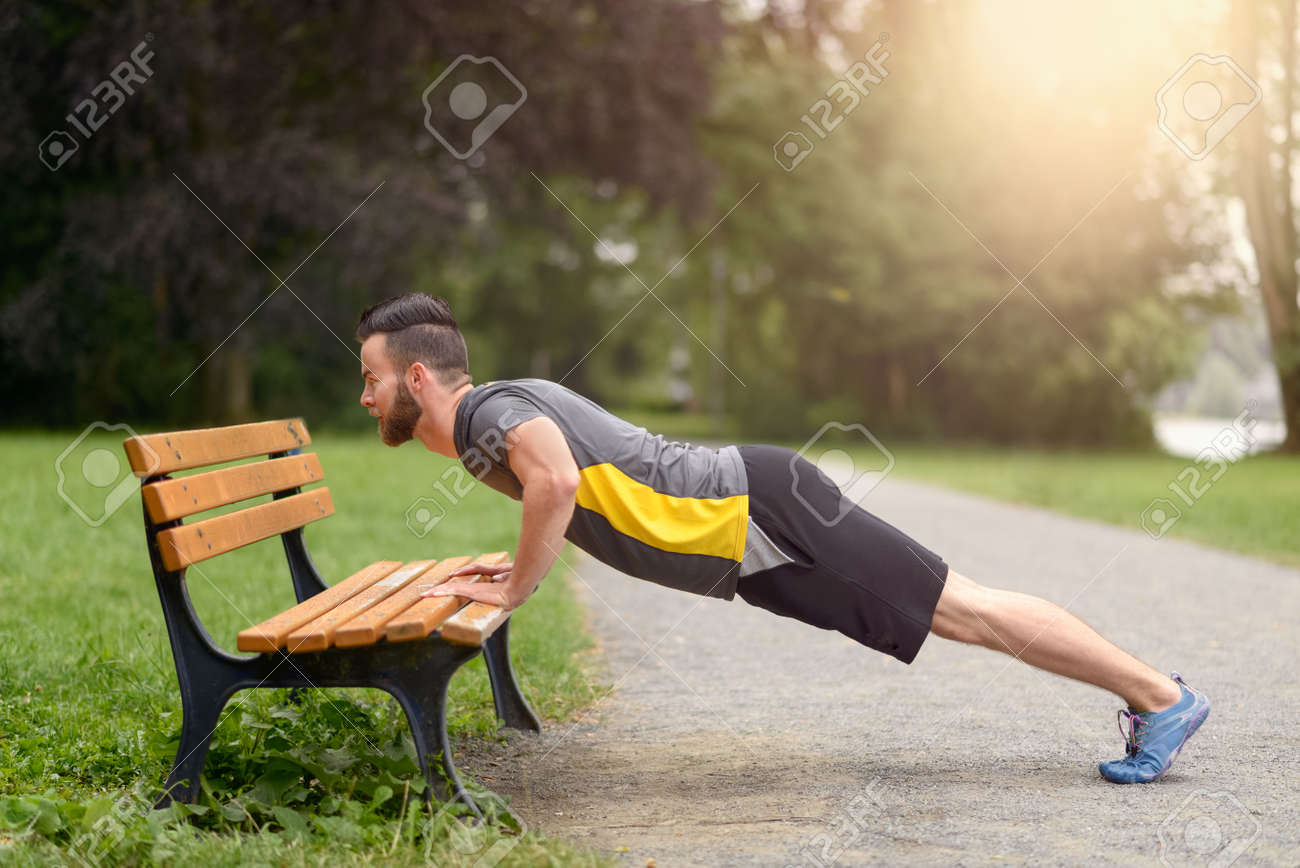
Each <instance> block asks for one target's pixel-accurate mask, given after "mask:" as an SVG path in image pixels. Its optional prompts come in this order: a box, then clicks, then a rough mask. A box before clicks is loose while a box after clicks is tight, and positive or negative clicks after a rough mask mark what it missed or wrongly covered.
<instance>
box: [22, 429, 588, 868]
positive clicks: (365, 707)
mask: <svg viewBox="0 0 1300 868" xmlns="http://www.w3.org/2000/svg"><path fill="white" fill-rule="evenodd" d="M72 439H73V435H72V434H67V435H57V434H49V433H38V434H13V435H7V436H4V437H3V438H0V492H3V495H4V503H5V514H6V516H5V528H4V532H3V534H2V535H0V593H2V594H3V597H2V599H3V600H4V604H3V605H0V863H9V862H15V863H18V864H28V863H30V864H51V863H52V864H61V863H64V862H66V861H68V859H69V858H71V857H73V856H76V855H78V854H79V853H81V852H82V851H84V850H85V849H86V848H88V847H92V846H95V845H97V844H100V845H101V846H102V843H101V842H103V841H105V840H107V841H109V842H117V843H116V847H115V849H114V851H113V852H112V853H110V854H109V861H122V862H126V863H129V864H136V863H149V862H155V861H157V862H168V863H177V864H183V863H199V864H236V863H242V862H247V861H254V862H266V863H271V862H274V863H275V864H283V865H296V864H318V863H325V862H328V863H329V864H385V865H388V864H425V863H426V861H427V860H428V859H429V858H432V859H433V860H434V861H436V862H437V863H438V864H446V865H456V864H472V862H473V861H474V858H475V857H473V856H467V855H465V854H463V853H461V852H459V851H457V850H456V848H455V847H452V846H451V843H450V842H449V838H448V829H447V824H446V821H445V818H439V819H438V820H437V821H436V823H434V824H433V825H432V826H431V825H430V817H429V816H428V814H427V811H425V809H424V807H423V800H422V799H421V798H420V796H419V793H418V790H419V788H420V787H421V786H422V779H421V778H420V777H419V775H418V773H417V772H416V769H415V765H414V761H413V757H414V753H413V747H412V744H411V741H410V737H409V733H408V732H407V728H406V722H405V719H404V717H403V716H402V714H401V711H400V709H399V708H398V706H397V704H396V702H395V701H393V700H392V699H391V698H390V697H389V696H388V695H387V694H385V693H383V692H381V691H377V690H359V689H358V690H317V691H309V692H308V694H307V698H306V700H305V701H304V702H303V704H302V705H294V704H292V703H288V702H286V695H285V692H283V691H273V690H258V691H247V692H243V693H240V694H237V695H236V696H235V698H234V699H233V700H232V702H231V704H230V705H229V706H227V713H228V714H227V717H226V719H225V720H224V721H223V722H222V724H221V725H220V727H219V728H218V730H217V732H216V734H215V736H214V738H213V742H212V751H211V754H210V756H209V759H208V763H207V766H206V769H205V792H204V796H203V798H202V801H201V802H200V805H199V807H198V808H197V809H196V810H191V809H189V808H186V807H182V806H177V807H176V808H175V809H174V810H171V811H150V810H149V809H148V802H147V799H148V797H149V796H150V795H152V794H153V793H154V792H155V791H156V789H157V788H158V787H160V786H161V784H162V782H163V780H164V779H165V777H166V775H167V772H168V770H169V768H170V764H171V760H172V757H173V755H174V752H175V748H176V741H175V740H176V738H177V737H178V735H179V728H180V722H181V710H180V701H179V694H178V690H177V686H176V676H175V670H174V668H173V663H172V657H171V650H170V647H169V646H168V641H167V632H166V628H165V626H164V624H163V620H162V611H161V608H160V606H159V604H158V598H157V594H156V591H155V589H154V583H153V578H152V574H151V573H150V570H149V562H148V557H147V554H146V550H145V541H144V535H143V530H142V523H141V517H140V503H139V495H138V493H135V494H132V495H131V497H130V499H129V500H127V501H126V502H125V503H124V504H123V505H122V506H121V508H120V509H118V510H117V511H116V512H115V513H113V514H112V515H111V517H110V518H109V519H108V520H107V521H106V522H104V524H103V525H102V526H101V527H98V528H91V527H89V526H88V525H87V524H86V523H85V522H84V521H83V520H82V519H80V518H79V517H78V516H77V515H76V514H75V513H74V511H73V510H72V509H71V508H70V507H69V506H68V505H67V504H66V503H65V502H64V501H63V499H61V498H60V496H59V495H58V493H57V491H56V482H57V477H56V471H55V462H56V460H57V459H58V456H59V454H60V452H61V451H62V450H63V449H64V448H65V447H66V446H67V445H68V444H69V443H70V442H71V441H72ZM316 439H317V442H316V444H315V446H314V448H315V449H316V450H317V451H318V452H319V453H320V456H321V461H322V463H323V465H324V468H325V473H326V482H327V484H328V485H329V487H330V490H331V493H332V494H333V497H334V502H335V507H336V514H335V515H334V516H333V517H331V518H328V519H325V520H324V521H321V522H318V523H316V524H314V525H311V526H309V528H308V530H307V539H308V544H309V546H310V548H311V551H312V556H313V558H314V560H315V561H316V564H317V566H318V567H319V568H320V571H321V573H322V575H324V576H325V577H326V579H327V580H328V581H331V582H332V581H338V580H339V579H341V578H343V577H345V576H347V575H349V574H350V573H352V572H354V571H355V570H357V569H359V568H360V567H362V566H364V565H365V564H367V563H369V562H371V561H374V560H381V559H393V560H399V559H400V560H416V559H419V558H429V557H433V558H441V557H449V556H453V555H457V554H477V553H481V552H488V551H501V550H505V551H509V550H512V549H513V547H514V545H515V543H516V535H517V532H518V519H519V505H518V504H517V503H515V502H513V501H510V500H508V499H507V498H504V497H502V496H501V495H499V494H497V493H495V492H493V491H491V490H489V489H487V488H485V487H483V486H475V488H474V490H473V491H471V492H470V494H469V495H468V496H467V497H466V498H465V499H464V500H463V501H461V502H460V503H458V504H456V505H455V506H454V507H453V508H451V509H448V510H447V514H446V517H445V518H444V519H443V520H442V521H441V522H440V523H439V524H438V525H437V526H436V527H435V528H434V529H433V530H432V531H431V532H430V533H429V534H428V535H427V536H425V537H424V538H423V539H421V538H418V537H417V536H415V535H414V534H412V533H411V532H410V531H409V530H408V529H407V527H406V521H405V513H406V509H407V507H408V505H409V504H411V503H412V502H413V501H414V500H415V499H416V498H418V497H421V496H432V495H433V487H432V486H433V483H434V482H435V481H436V480H437V479H438V477H439V474H441V473H442V472H444V471H445V470H447V469H448V468H451V467H452V466H453V464H452V462H450V461H447V460H446V459H443V458H441V457H439V456H436V455H433V454H432V453H429V452H426V451H424V450H423V449H422V448H421V447H420V446H419V445H418V444H408V445H407V446H405V447H403V448H401V449H398V450H390V449H387V448H385V447H383V446H382V445H380V444H379V443H378V442H377V440H376V438H375V437H374V435H373V434H370V435H367V436H354V435H347V436H325V437H321V436H317V438H316ZM99 447H102V448H103V449H105V450H107V451H106V452H99V453H95V457H94V458H92V460H91V464H90V465H89V466H91V467H92V468H93V467H94V466H96V465H95V459H98V460H99V461H100V462H101V464H100V465H99V466H100V467H101V468H102V469H103V470H104V471H105V473H106V474H107V473H108V471H109V470H111V466H105V465H111V463H112V462H111V460H110V458H109V456H118V457H120V456H121V455H122V451H121V436H120V435H116V436H112V435H102V436H95V437H92V438H91V439H90V440H87V441H86V442H84V443H83V444H81V447H80V448H79V449H78V450H77V451H76V453H75V454H73V455H71V456H69V458H68V459H66V460H65V468H66V470H67V471H68V478H69V480H70V482H72V483H73V484H72V485H70V487H69V489H68V490H69V492H70V494H71V495H72V496H73V497H74V498H76V499H78V501H79V502H82V503H92V502H94V498H96V497H98V498H99V501H100V502H101V503H102V499H103V490H102V489H94V488H93V487H92V486H90V485H89V484H87V483H86V481H85V478H84V473H83V472H82V471H81V468H82V467H83V466H86V465H84V462H83V458H84V457H85V456H86V455H87V454H89V452H88V450H93V449H95V448H99ZM78 480H79V483H78ZM129 484H131V485H134V483H129ZM92 517H94V516H93V515H92ZM187 584H188V586H189V589H190V592H191V595H192V597H193V600H194V605H195V608H196V610H197V611H198V613H199V615H200V617H201V618H202V620H203V621H204V623H205V625H206V626H207V628H208V630H209V631H210V632H211V634H212V635H213V637H214V639H215V640H216V641H217V642H218V644H220V645H222V646H223V647H226V648H230V649H233V648H234V637H235V634H236V633H237V632H238V631H239V630H240V629H243V628H244V627H246V626H249V625H250V624H251V623H255V622H257V621H260V620H262V619H263V618H266V617H268V616H270V615H272V614H274V613H275V612H277V611H280V610H282V609H284V608H287V607H288V606H290V605H292V604H293V602H294V599H293V594H292V588H291V586H290V584H289V581H288V575H287V571H286V569H285V564H284V556H283V552H282V550H281V548H280V544H279V541H278V540H277V539H272V540H268V541H266V542H263V543H259V544H257V545H254V546H251V547H249V548H247V549H243V550H240V551H238V552H235V553H232V554H230V555H226V556H223V557H220V558H216V559H214V560H211V561H207V562H204V563H202V564H200V565H198V566H197V567H195V568H192V569H191V570H190V574H189V577H188V582H187ZM511 620H512V629H511V642H512V646H513V647H512V651H513V657H514V665H515V670H516V673H517V675H518V678H519V681H520V683H521V685H522V687H523V690H524V693H525V694H526V695H527V696H528V697H529V699H530V701H531V702H532V704H533V706H534V708H535V709H536V710H537V711H538V713H539V714H541V715H542V716H544V717H546V718H550V719H561V720H562V719H566V718H569V717H571V716H572V715H573V714H574V712H575V711H576V710H577V709H579V708H581V707H583V706H585V705H588V704H590V703H591V702H592V701H593V700H594V698H595V696H596V694H597V691H598V689H599V686H598V685H597V684H596V682H595V680H594V678H593V670H592V668H591V666H590V653H589V651H590V640H589V638H588V637H587V634H586V633H585V631H584V629H583V624H582V614H581V610H580V608H579V606H578V604H577V603H576V601H575V600H574V599H573V597H572V596H571V594H570V590H569V587H568V586H567V585H566V584H565V582H564V581H563V579H562V578H561V575H560V573H559V571H558V570H557V571H556V573H555V574H553V575H552V576H551V577H550V578H548V579H547V580H546V581H544V582H543V583H542V585H541V587H540V588H539V589H538V591H537V593H536V594H534V595H533V596H532V597H531V598H530V599H529V601H528V603H527V604H526V605H524V606H522V607H521V608H520V609H519V610H518V611H517V612H516V613H515V614H514V616H513V617H512V619H511ZM241 699H242V700H243V701H242V702H240V700H241ZM237 703H238V704H237ZM448 714H449V725H450V730H451V734H452V739H453V744H455V743H456V742H457V740H460V739H466V738H495V737H498V736H495V735H494V733H495V730H496V721H495V715H494V713H493V708H492V701H491V692H490V689H489V686H488V681H487V676H486V670H485V668H484V666H483V663H482V660H481V658H478V659H475V660H474V661H471V662H470V663H469V664H467V665H466V666H465V667H463V668H462V669H461V670H460V672H459V673H457V675H456V676H455V678H454V679H453V681H452V685H451V689H450V694H449V697H448ZM501 773H502V774H509V773H510V770H509V769H508V768H503V769H502V770H501ZM465 777H467V778H468V775H466V776H465ZM480 794H481V796H482V803H484V804H487V805H488V806H489V808H491V809H494V810H496V811H497V812H498V815H499V817H500V822H499V823H497V824H494V825H493V826H491V827H489V828H488V830H487V831H486V833H485V834H486V836H487V839H486V840H487V841H488V842H489V843H490V842H492V841H497V842H498V843H497V846H499V847H501V848H509V847H511V846H513V849H509V853H508V856H507V858H506V860H505V862H503V863H502V864H506V865H511V864H520V865H545V864H555V863H557V862H562V863H564V864H604V863H603V861H602V859H601V858H600V857H598V856H596V855H595V854H591V853H586V852H583V851H580V850H578V849H576V848H574V847H573V846H571V845H569V844H567V843H566V842H563V841H559V840H553V839H545V838H543V837H541V836H539V835H538V834H537V833H536V832H532V831H529V832H527V834H525V835H523V836H522V837H517V836H513V835H512V834H511V833H512V832H513V831H515V826H514V825H513V820H512V819H511V818H510V817H509V815H508V814H506V813H505V812H504V811H502V810H501V809H502V808H503V806H504V803H503V801H502V800H500V799H499V798H495V797H494V796H493V794H490V793H487V792H483V791H480ZM92 828H94V829H95V830H96V831H95V832H94V834H93V835H87V834H84V833H86V830H89V829H92ZM105 829H109V830H115V832H114V834H112V835H111V836H109V835H107V834H106V833H105V832H104V830H105ZM119 833H120V834H119Z"/></svg>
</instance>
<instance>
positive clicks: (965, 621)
mask: <svg viewBox="0 0 1300 868" xmlns="http://www.w3.org/2000/svg"><path fill="white" fill-rule="evenodd" d="M930 630H931V632H933V633H934V634H935V635H936V636H941V637H943V638H944V639H952V640H954V641H957V642H966V643H968V644H972V645H981V646H983V647H985V648H992V649H993V650H995V651H1002V652H1003V653H1006V654H1010V655H1013V656H1017V657H1019V658H1020V659H1021V660H1023V661H1025V662H1026V663H1028V664H1030V665H1031V666H1036V667H1038V668H1039V669H1045V670H1047V671H1048V672H1053V673H1056V674H1057V675H1064V676H1065V677H1067V678H1073V679H1075V680H1077V681H1084V682H1087V683H1088V684H1094V685H1096V686H1097V687H1100V688H1102V689H1104V690H1109V691H1110V692H1112V693H1114V694H1116V695H1117V696H1119V697H1121V698H1122V699H1123V700H1124V701H1125V702H1127V703H1128V704H1129V706H1130V707H1132V708H1133V709H1134V710H1136V711H1163V710H1164V709H1166V708H1169V707H1170V706H1172V705H1174V704H1175V703H1176V702H1178V700H1179V697H1180V696H1181V695H1182V694H1181V690H1180V688H1179V686H1178V685H1177V684H1176V683H1175V682H1174V680H1173V679H1172V678H1169V677H1168V676H1166V675H1162V674H1160V673H1159V672H1157V671H1156V670H1154V669H1152V668H1151V667H1150V666H1148V665H1146V664H1145V663H1143V662H1142V661H1140V660H1138V659H1137V658H1135V657H1133V656H1132V655H1131V654H1129V653H1127V652H1125V651H1123V650H1121V649H1120V648H1118V647H1116V646H1115V645H1114V644H1112V643H1110V642H1108V641H1107V640H1105V639H1103V638H1102V637H1101V635H1100V634H1098V633H1097V631H1096V630H1094V629H1092V628H1091V627H1089V626H1088V625H1087V624H1085V623H1084V622H1083V621H1081V620H1079V619H1078V618H1077V617H1075V616H1074V615H1071V614H1070V613H1069V612H1067V611H1066V610H1065V609H1062V608H1061V607H1060V606H1058V605H1056V604H1055V603H1051V602H1048V601H1047V600H1043V599H1040V598H1039V597H1034V596H1030V595H1029V594H1021V593H1018V592H1016V591H1001V590H997V589H995V588H986V587H983V586H982V585H979V584H976V583H975V582H974V581H972V580H971V579H968V578H966V577H965V576H963V575H961V574H960V573H958V572H956V571H955V570H952V569H949V571H948V579H947V581H946V582H945V584H944V589H943V593H942V594H941V595H940V596H939V605H938V606H937V607H936V608H935V610H934V619H933V620H932V621H931V624H930Z"/></svg>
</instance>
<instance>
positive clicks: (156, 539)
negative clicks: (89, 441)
mask: <svg viewBox="0 0 1300 868" xmlns="http://www.w3.org/2000/svg"><path fill="white" fill-rule="evenodd" d="M310 442H311V437H310V436H309V435H308V433H307V427H306V425H304V424H303V422H302V420H301V419H285V420H280V421H274V422H258V423H254V424H250V425H234V426H230V427H226V428H205V429H199V430H193V431H174V432H171V433H167V434H151V435H147V436H140V437H131V438H129V439H127V440H126V441H125V443H124V444H123V445H124V447H125V449H126V454H127V458H128V460H129V461H130V463H131V468H132V470H133V471H134V472H135V474H136V476H139V477H141V495H142V499H143V501H144V524H145V537H146V541H147V544H148V547H149V560H150V561H151V563H152V564H153V574H154V580H155V582H156V583H157V585H158V597H159V599H160V600H161V601H162V609H163V617H164V618H165V619H166V622H167V633H168V636H169V638H170V639H171V646H172V657H173V658H174V660H175V662H176V677H177V679H178V680H179V682H180V689H181V707H182V709H183V713H184V718H183V721H182V724H181V739H180V747H179V748H178V749H177V751H176V761H175V763H174V765H173V767H172V771H171V774H170V775H169V776H168V778H167V784H166V787H165V791H164V793H163V795H162V797H161V799H160V801H159V805H160V806H162V805H166V804H167V803H168V802H170V801H172V800H173V799H176V800H179V801H189V802H192V801H195V800H197V798H198V794H199V778H200V775H201V774H202V771H203V764H204V760H205V759H206V757H207V752H208V743H209V741H210V739H211V738H212V733H213V731H214V730H215V729H216V727H217V723H218V722H219V720H220V715H221V711H222V709H223V708H224V707H225V705H226V703H227V701H228V700H229V699H230V697H231V696H232V695H233V694H234V693H235V692H236V691H238V690H243V689H246V688H257V687H280V688H284V687H288V688H307V687H377V688H379V689H381V690H386V691H387V692H388V693H390V694H392V695H393V696H394V697H395V698H396V699H397V701H398V702H399V703H400V704H401V706H402V710H403V711H404V712H405V713H406V718H407V721H408V723H409V724H410V726H411V733H412V735H413V736H414V740H415V748H416V753H417V755H418V757H419V763H420V770H421V771H422V772H423V773H424V775H425V777H426V779H427V780H428V783H429V787H428V788H427V789H426V791H425V793H426V797H429V796H430V794H431V792H434V791H436V792H437V793H438V795H439V797H440V798H442V799H443V800H445V801H450V800H452V799H454V798H458V799H461V800H463V801H464V802H465V803H466V805H468V806H469V808H470V809H471V810H472V811H473V812H474V813H475V814H479V809H478V807H477V805H475V804H474V801H473V799H471V798H470V797H469V795H468V793H466V792H465V790H464V788H463V787H462V786H461V783H460V779H459V778H458V777H457V775H456V768H455V764H454V763H453V762H452V756H451V750H450V747H449V745H448V742H447V721H446V712H445V703H446V694H447V684H448V682H449V681H450V679H451V676H452V674H453V673H454V672H455V671H456V670H457V669H458V668H459V667H460V666H461V665H462V664H463V663H465V662H467V661H468V660H471V659H472V658H473V657H474V656H475V655H476V654H478V653H479V652H480V651H482V652H483V659H484V662H485V663H486V664H487V670H488V676H489V679H490V681H491V685H492V698H493V701H494V703H495V705H496V712H497V716H498V717H499V718H500V719H501V721H502V723H503V724H504V725H505V726H508V727H514V728H516V729H531V730H540V729H541V723H540V722H539V721H538V719H537V715H536V714H534V713H533V710H532V709H531V708H530V707H529V705H528V702H527V701H526V700H525V699H524V697H523V694H522V693H521V692H520V690H519V685H518V684H517V683H516V681H515V676H514V670H513V669H512V668H511V665H510V653H509V633H508V626H509V613H508V612H507V611H505V610H503V609H501V608H499V607H496V606H489V605H486V604H484V603H478V602H471V601H469V600H467V599H466V598H464V597H429V598H422V597H421V596H420V594H421V593H422V592H423V591H426V590H428V589H429V588H431V587H433V586H434V585H436V584H438V583H439V582H441V581H444V580H446V578H447V576H448V574H449V573H451V572H452V571H453V570H455V569H457V568H458V567H461V566H464V565H465V564H468V563H471V562H473V561H478V562H480V563H489V564H490V563H499V562H500V561H502V560H504V559H505V558H506V555H505V554H504V553H495V554H487V555H480V556H478V557H477V558H474V559H471V558H470V557H464V556H462V557H454V558H449V559H445V560H441V561H433V560H422V561H415V562H413V563H409V564H403V563H401V562H399V561H377V562H375V563H372V564H370V565H369V566H367V567H365V568H364V569H362V570H360V571H359V572H357V573H355V574H354V575H352V576H351V577H349V578H347V579H344V580H343V581H341V582H339V583H338V584H336V585H332V586H327V585H326V584H325V582H324V581H323V580H322V579H321V576H320V573H318V572H317V570H316V567H315V565H314V564H313V563H312V560H311V556H310V555H309V554H308V552H307V545H306V541H305V540H304V539H303V531H302V529H303V526H304V525H306V524H308V523H309V522H313V521H316V520H318V519H322V518H325V517H326V516H328V515H331V514H333V512H334V504H333V502H332V501H331V500H330V492H329V489H328V488H324V487H318V488H313V489H309V490H307V491H303V489H302V486H304V485H310V484H312V483H317V482H320V481H321V479H322V476H323V473H322V470H321V464H320V459H319V458H318V457H317V456H316V455H315V454H314V453H303V452H301V451H300V450H301V448H302V447H304V446H306V445H308V444H309V443H310ZM259 455H266V456H268V458H269V460H266V461H254V462H251V463H244V464H238V465H234V466H231V467H225V468H222V469H219V470H208V471H205V472H201V473H192V474H188V475H184V476H178V477H175V478H173V477H172V475H171V474H173V473H176V472H177V471H182V470H191V469H193V468H198V467H206V466H208V465H212V464H222V463H226V462H231V461H236V460H238V459H243V458H250V457H255V456H259ZM266 494H270V495H271V496H272V499H271V500H270V501H269V502H265V503H259V504H257V505H254V506H248V507H244V508H241V509H238V510H235V511H231V512H227V513H225V514H222V515H218V516H216V517H211V518H206V519H202V520H192V521H190V522H189V523H184V522H183V519H186V518H188V517H190V516H193V515H195V514H197V513H201V512H205V511H207V510H210V509H215V508H217V507H221V506H227V505H229V504H235V503H239V502H240V501H244V500H247V499H250V498H254V497H259V496H260V495H266ZM277 535H278V536H279V537H280V539H281V541H282V542H283V544H284V553H285V557H286V558H287V559H288V563H289V577H290V579H291V580H292V582H293V589H294V593H295V595H296V597H297V599H298V605H296V606H294V607H293V608H291V609H288V610H287V611H284V612H281V613H280V614H278V615H276V616H275V617H273V618H270V619H268V620H266V621H263V622H262V623H261V624H257V625H255V626H252V627H249V628H248V629H247V630H244V631H243V632H241V633H240V634H239V636H238V639H237V642H236V647H237V648H238V650H240V651H245V652H253V653H254V655H255V656H251V657H248V656H239V655H235V654H230V653H228V652H226V651H225V650H223V649H221V648H220V647H218V646H217V645H216V643H214V642H213V640H212V637H211V636H209V635H208V632H207V630H205V629H204V627H203V625H202V623H201V622H200V620H199V618H198V616H197V614H196V613H195V611H194V607H193V606H192V605H191V603H190V597H189V592H188V591H187V590H186V586H185V574H186V570H187V569H188V568H189V567H191V566H192V565H194V564H197V563H199V562H200V561H204V560H207V559H208V558H214V557H216V556H218V555H221V554H225V553H226V552H230V551H233V550H234V549H237V548H240V547H242V546H245V545H248V544H250V543H254V542H257V541H259V540H265V539H269V538H270V537H273V536H277ZM195 569H196V570H199V569H200V568H198V567H195ZM478 579H480V577H479V576H470V577H466V578H465V579H464V580H466V581H475V580H478ZM436 767H440V769H438V768H436ZM438 771H440V774H439V773H437V772H438ZM479 815H480V816H481V814H479Z"/></svg>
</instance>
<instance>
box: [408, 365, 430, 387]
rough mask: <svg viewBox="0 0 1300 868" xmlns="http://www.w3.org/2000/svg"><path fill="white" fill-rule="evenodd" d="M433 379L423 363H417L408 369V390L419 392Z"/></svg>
mask: <svg viewBox="0 0 1300 868" xmlns="http://www.w3.org/2000/svg"><path fill="white" fill-rule="evenodd" d="M431 379H432V375H431V374H430V373H429V369H428V368H426V367H425V366H424V363H423V362H415V363H414V364H412V365H411V367H409V368H407V369H406V388H407V389H409V390H411V391H412V392H418V391H420V390H421V389H423V388H424V386H425V385H426V384H427V383H428V382H429V380H431Z"/></svg>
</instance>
